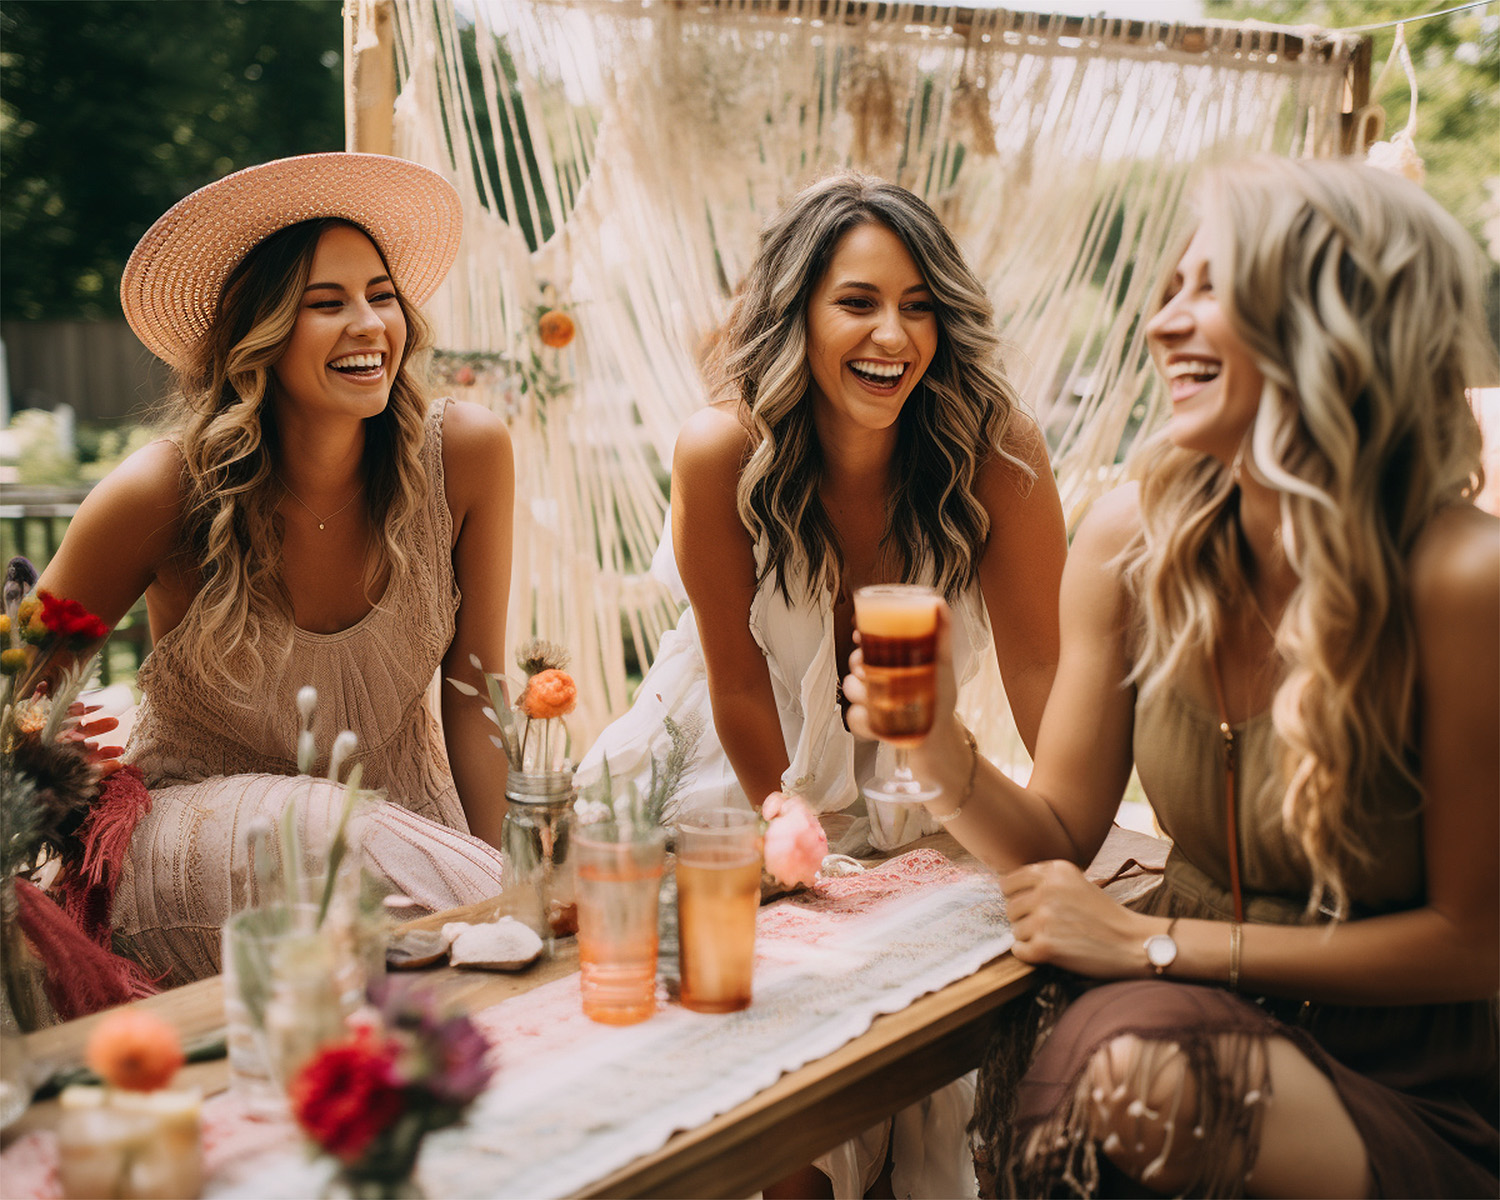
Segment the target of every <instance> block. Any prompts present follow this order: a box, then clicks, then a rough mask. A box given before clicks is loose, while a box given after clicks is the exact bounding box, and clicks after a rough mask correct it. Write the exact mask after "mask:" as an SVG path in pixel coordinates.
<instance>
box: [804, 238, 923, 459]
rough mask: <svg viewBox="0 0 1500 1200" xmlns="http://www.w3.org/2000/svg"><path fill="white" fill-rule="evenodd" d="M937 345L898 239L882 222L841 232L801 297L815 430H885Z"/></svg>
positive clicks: (916, 276) (917, 275) (919, 284)
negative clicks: (820, 273) (804, 307)
mask: <svg viewBox="0 0 1500 1200" xmlns="http://www.w3.org/2000/svg"><path fill="white" fill-rule="evenodd" d="M937 345H938V320H937V313H936V311H935V308H934V305H933V301H932V293H931V292H929V291H928V290H927V281H926V280H924V279H923V278H922V274H921V272H920V271H918V270H917V264H916V263H915V262H914V261H913V260H912V256H911V254H910V253H909V252H908V251H907V249H906V245H905V244H904V243H903V242H902V241H901V239H900V238H899V237H897V236H896V235H895V234H894V233H892V232H891V231H890V230H889V229H887V228H886V227H885V226H884V225H877V224H872V223H867V224H863V225H857V226H855V227H854V228H853V229H851V230H849V232H848V233H846V234H844V236H843V237H842V238H840V239H839V242H838V245H837V246H835V248H834V252H833V257H832V258H831V259H830V260H829V263H828V269H827V270H826V271H824V272H823V277H822V278H821V279H819V280H818V282H817V284H816V285H815V286H814V287H813V290H812V295H811V296H810V297H809V298H808V302H807V365H808V368H809V370H810V371H811V373H812V384H811V386H810V388H809V393H810V395H811V396H812V399H813V404H814V414H815V418H816V420H817V423H818V429H819V433H820V435H821V436H822V437H824V438H825V439H826V438H828V437H832V436H837V435H838V434H839V433H840V432H841V431H842V430H847V429H863V430H870V431H882V430H888V429H890V428H892V427H893V426H894V425H895V423H896V419H897V418H898V417H899V416H900V415H901V408H902V406H903V405H904V404H905V403H906V399H907V397H908V396H910V395H911V392H912V389H913V388H914V387H916V386H917V383H918V381H919V380H920V379H921V378H922V375H923V373H924V372H925V371H926V370H927V366H928V364H929V363H931V362H932V356H933V354H934V353H936V351H937Z"/></svg>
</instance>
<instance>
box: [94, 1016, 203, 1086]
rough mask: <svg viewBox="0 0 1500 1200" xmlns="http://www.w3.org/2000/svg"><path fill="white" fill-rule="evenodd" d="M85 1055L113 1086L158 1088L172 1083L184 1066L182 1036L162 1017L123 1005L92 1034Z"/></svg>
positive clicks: (100, 1023) (105, 1080)
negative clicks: (126, 1007) (173, 1077)
mask: <svg viewBox="0 0 1500 1200" xmlns="http://www.w3.org/2000/svg"><path fill="white" fill-rule="evenodd" d="M85 1059H86V1060H87V1062H88V1064H89V1066H90V1067H91V1068H92V1069H93V1071H94V1072H95V1073H96V1074H97V1075H98V1076H99V1077H100V1078H101V1079H103V1080H104V1082H105V1083H107V1084H109V1085H110V1087H117V1088H123V1089H125V1090H126V1091H131V1092H154V1091H155V1090H156V1089H157V1088H161V1087H166V1086H167V1084H169V1083H171V1082H172V1076H174V1075H175V1074H177V1069H178V1068H179V1067H180V1066H182V1063H183V1054H182V1040H181V1039H180V1038H179V1037H178V1036H177V1030H175V1029H173V1028H172V1026H170V1025H168V1024H167V1023H166V1022H165V1021H163V1020H162V1019H161V1018H160V1017H158V1016H153V1015H152V1014H151V1013H149V1012H142V1011H140V1010H136V1009H120V1010H118V1011H116V1012H112V1013H110V1014H109V1015H108V1016H107V1017H105V1018H104V1019H103V1020H102V1021H100V1022H99V1027H98V1028H97V1029H95V1030H94V1032H93V1033H92V1034H90V1035H89V1041H88V1047H87V1050H86V1051H85Z"/></svg>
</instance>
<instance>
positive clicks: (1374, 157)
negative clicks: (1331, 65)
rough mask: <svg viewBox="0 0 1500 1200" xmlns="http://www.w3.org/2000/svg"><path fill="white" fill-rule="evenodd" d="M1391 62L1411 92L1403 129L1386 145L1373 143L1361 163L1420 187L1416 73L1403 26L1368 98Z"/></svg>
mask: <svg viewBox="0 0 1500 1200" xmlns="http://www.w3.org/2000/svg"><path fill="white" fill-rule="evenodd" d="M1395 62H1399V63H1400V64H1401V69H1402V70H1403V71H1404V72H1405V73H1406V82H1407V84H1408V86H1409V87H1410V89H1411V103H1410V105H1409V107H1408V108H1407V112H1406V125H1405V127H1404V128H1403V129H1402V130H1401V132H1400V133H1395V134H1392V135H1391V137H1390V140H1389V141H1384V142H1376V143H1375V144H1374V145H1372V146H1371V147H1370V148H1369V150H1367V151H1366V152H1365V161H1366V162H1367V163H1369V164H1370V166H1372V167H1379V168H1380V169H1381V170H1382V171H1389V172H1391V174H1393V175H1401V176H1404V177H1405V178H1407V179H1410V180H1411V181H1412V182H1413V183H1417V184H1420V183H1422V182H1423V181H1424V180H1426V178H1427V166H1426V164H1425V163H1423V162H1422V156H1421V155H1420V154H1418V153H1417V142H1416V133H1417V72H1416V69H1415V68H1414V67H1413V66H1412V61H1411V51H1410V50H1409V49H1407V46H1406V26H1405V25H1397V26H1396V40H1395V41H1394V42H1392V43H1391V55H1390V57H1389V58H1388V59H1386V62H1385V66H1383V67H1382V68H1381V69H1380V75H1379V77H1378V78H1376V80H1375V86H1374V87H1373V88H1371V89H1370V95H1371V96H1372V97H1374V96H1376V95H1378V94H1379V92H1380V85H1381V84H1382V83H1384V82H1385V76H1386V72H1387V71H1389V70H1390V69H1391V64H1392V63H1395Z"/></svg>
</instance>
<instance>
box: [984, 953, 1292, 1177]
mask: <svg viewBox="0 0 1500 1200" xmlns="http://www.w3.org/2000/svg"><path fill="white" fill-rule="evenodd" d="M1076 993H1077V985H1076V984H1075V985H1074V986H1072V987H1069V986H1068V984H1067V983H1066V982H1065V977H1063V976H1061V975H1055V976H1054V977H1053V978H1052V979H1050V980H1048V981H1047V982H1046V983H1044V984H1043V985H1042V987H1041V988H1040V989H1039V991H1038V992H1037V993H1036V1002H1035V1004H1033V1005H1032V1006H1030V1008H1029V1010H1028V1011H1027V1013H1026V1014H1025V1016H1024V1017H1023V1018H1022V1019H1019V1020H1017V1019H1014V1018H1011V1019H1007V1015H1006V1014H1004V1013H1002V1014H1001V1016H1000V1018H998V1019H997V1023H996V1027H995V1032H994V1033H993V1034H992V1036H991V1039H990V1043H989V1046H988V1047H987V1048H986V1051H985V1057H984V1062H983V1064H982V1065H981V1067H980V1070H979V1085H978V1092H977V1094H976V1097H975V1110H974V1120H973V1121H972V1122H971V1123H970V1126H969V1128H970V1131H971V1133H973V1134H974V1142H975V1169H976V1172H977V1173H978V1175H979V1180H980V1194H981V1195H985V1196H1002V1197H1019V1196H1102V1195H1111V1194H1119V1192H1120V1190H1121V1188H1122V1187H1123V1186H1126V1183H1125V1181H1124V1180H1123V1178H1122V1176H1121V1175H1120V1173H1119V1171H1118V1170H1117V1169H1116V1168H1114V1167H1113V1165H1112V1164H1111V1162H1110V1160H1109V1157H1108V1150H1109V1147H1108V1146H1105V1145H1101V1144H1100V1143H1099V1142H1097V1141H1096V1140H1095V1139H1094V1138H1093V1136H1092V1130H1093V1128H1094V1121H1093V1110H1094V1107H1095V1105H1096V1103H1097V1102H1098V1101H1099V1100H1101V1099H1103V1097H1100V1096H1096V1095H1095V1091H1094V1082H1093V1081H1092V1080H1091V1079H1090V1078H1089V1074H1088V1072H1089V1060H1090V1059H1091V1057H1092V1053H1091V1054H1090V1055H1088V1056H1085V1057H1084V1058H1083V1060H1082V1062H1081V1064H1080V1066H1079V1068H1078V1073H1077V1075H1076V1077H1075V1078H1074V1079H1073V1081H1072V1082H1071V1084H1070V1085H1069V1087H1068V1089H1067V1091H1068V1094H1067V1096H1066V1098H1065V1099H1064V1101H1063V1102H1062V1103H1061V1104H1059V1105H1058V1106H1057V1108H1056V1109H1054V1110H1053V1112H1051V1113H1050V1114H1049V1115H1048V1116H1047V1117H1046V1118H1044V1119H1043V1120H1042V1121H1041V1122H1039V1123H1038V1124H1036V1125H1034V1126H1033V1127H1032V1128H1031V1129H1030V1130H1029V1131H1028V1132H1026V1133H1025V1135H1024V1137H1022V1138H1020V1139H1018V1138H1017V1136H1016V1132H1017V1131H1016V1126H1015V1121H1016V1107H1017V1099H1018V1090H1019V1085H1020V1082H1021V1079H1022V1077H1023V1076H1024V1075H1025V1074H1026V1072H1027V1070H1028V1069H1029V1068H1030V1066H1031V1063H1032V1062H1033V1060H1034V1059H1035V1057H1036V1054H1037V1052H1038V1051H1039V1050H1040V1049H1041V1047H1042V1045H1043V1043H1044V1042H1045V1041H1046V1039H1047V1038H1048V1037H1049V1036H1051V1034H1052V1031H1053V1029H1054V1028H1055V1026H1056V1024H1057V1020H1058V1018H1059V1017H1060V1016H1061V1015H1062V1012H1063V1010H1064V1009H1065V1008H1066V1007H1067V1004H1068V1002H1069V1001H1070V1000H1071V999H1072V998H1073V996H1074V995H1076ZM1130 1032H1131V1031H1130V1030H1129V1029H1121V1030H1118V1031H1117V1032H1116V1036H1120V1035H1128V1034H1129V1033H1130ZM1140 1036H1141V1037H1142V1039H1143V1050H1142V1053H1140V1054H1139V1055H1138V1056H1137V1058H1136V1060H1135V1061H1134V1062H1133V1063H1132V1064H1131V1065H1130V1068H1129V1070H1128V1072H1127V1074H1126V1077H1125V1078H1124V1079H1121V1080H1118V1081H1117V1095H1116V1099H1117V1100H1119V1099H1120V1098H1121V1097H1135V1098H1140V1097H1146V1096H1149V1095H1151V1094H1152V1090H1153V1085H1154V1083H1155V1081H1156V1079H1157V1076H1158V1074H1159V1072H1161V1071H1162V1070H1163V1069H1166V1065H1167V1063H1168V1062H1169V1061H1170V1060H1172V1059H1175V1058H1179V1057H1180V1058H1182V1059H1183V1060H1184V1062H1183V1063H1182V1065H1181V1066H1180V1067H1179V1066H1177V1065H1173V1066H1171V1068H1170V1069H1171V1070H1172V1071H1173V1072H1177V1071H1179V1070H1180V1071H1181V1073H1182V1075H1183V1076H1184V1079H1185V1083H1184V1085H1183V1087H1182V1088H1179V1089H1178V1090H1177V1091H1176V1092H1175V1093H1174V1099H1173V1101H1172V1102H1171V1104H1170V1105H1169V1106H1168V1109H1167V1110H1166V1111H1162V1112H1155V1111H1151V1110H1149V1109H1148V1108H1147V1107H1146V1105H1145V1104H1144V1102H1143V1101H1141V1100H1135V1101H1133V1102H1132V1109H1131V1111H1132V1112H1136V1113H1138V1116H1137V1119H1142V1118H1144V1119H1146V1120H1150V1121H1160V1122H1161V1124H1162V1127H1163V1129H1164V1132H1165V1142H1164V1145H1163V1148H1162V1149H1161V1151H1160V1152H1159V1154H1158V1155H1157V1157H1156V1158H1155V1159H1154V1160H1153V1161H1152V1162H1151V1163H1150V1164H1149V1165H1148V1166H1147V1167H1146V1169H1145V1171H1144V1175H1145V1176H1146V1178H1144V1179H1143V1180H1142V1183H1141V1184H1140V1185H1135V1186H1144V1187H1146V1188H1150V1187H1151V1186H1152V1179H1151V1177H1152V1176H1153V1175H1157V1174H1158V1173H1160V1172H1161V1171H1162V1170H1163V1167H1164V1165H1165V1163H1166V1161H1167V1159H1168V1158H1172V1157H1174V1156H1175V1155H1178V1154H1182V1149H1181V1147H1180V1145H1179V1143H1180V1140H1181V1139H1182V1138H1184V1137H1187V1138H1189V1139H1191V1140H1192V1142H1193V1148H1192V1150H1191V1152H1189V1153H1186V1154H1185V1155H1183V1161H1188V1162H1191V1163H1192V1164H1194V1165H1195V1166H1196V1167H1197V1168H1198V1171H1197V1174H1195V1175H1194V1176H1193V1177H1192V1178H1191V1179H1190V1180H1189V1181H1188V1182H1187V1183H1186V1184H1185V1185H1184V1186H1183V1187H1182V1189H1181V1190H1180V1191H1179V1192H1177V1193H1176V1194H1177V1195H1182V1196H1201V1197H1221V1196H1222V1197H1233V1196H1243V1195H1244V1194H1245V1179H1246V1177H1247V1176H1248V1174H1249V1172H1250V1169H1251V1168H1252V1167H1253V1166H1254V1165H1255V1152H1256V1149H1257V1148H1258V1146H1259V1145H1260V1130H1261V1124H1262V1121H1263V1118H1264V1115H1265V1108H1266V1103H1267V1101H1268V1100H1269V1099H1270V1094H1271V1092H1270V1073H1269V1065H1268V1058H1267V1054H1266V1037H1265V1035H1261V1034H1252V1033H1245V1032H1242V1031H1233V1032H1222V1031H1215V1030H1212V1029H1203V1030H1196V1031H1192V1030H1184V1031H1181V1032H1179V1033H1177V1034H1176V1035H1174V1036H1173V1037H1172V1038H1171V1039H1165V1038H1161V1037H1159V1036H1158V1034H1157V1033H1156V1031H1151V1032H1150V1033H1146V1032H1143V1033H1142V1034H1140ZM1096 1049H1097V1048H1096ZM1185 1092H1186V1093H1191V1094H1193V1095H1196V1096H1197V1097H1198V1098H1199V1106H1198V1111H1197V1113H1196V1114H1195V1117H1196V1119H1195V1123H1194V1124H1193V1125H1191V1126H1189V1127H1186V1128H1184V1127H1183V1125H1182V1123H1181V1121H1180V1120H1179V1118H1178V1113H1177V1111H1176V1105H1177V1103H1178V1102H1180V1099H1181V1097H1182V1095H1183V1094H1184V1093H1185Z"/></svg>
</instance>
